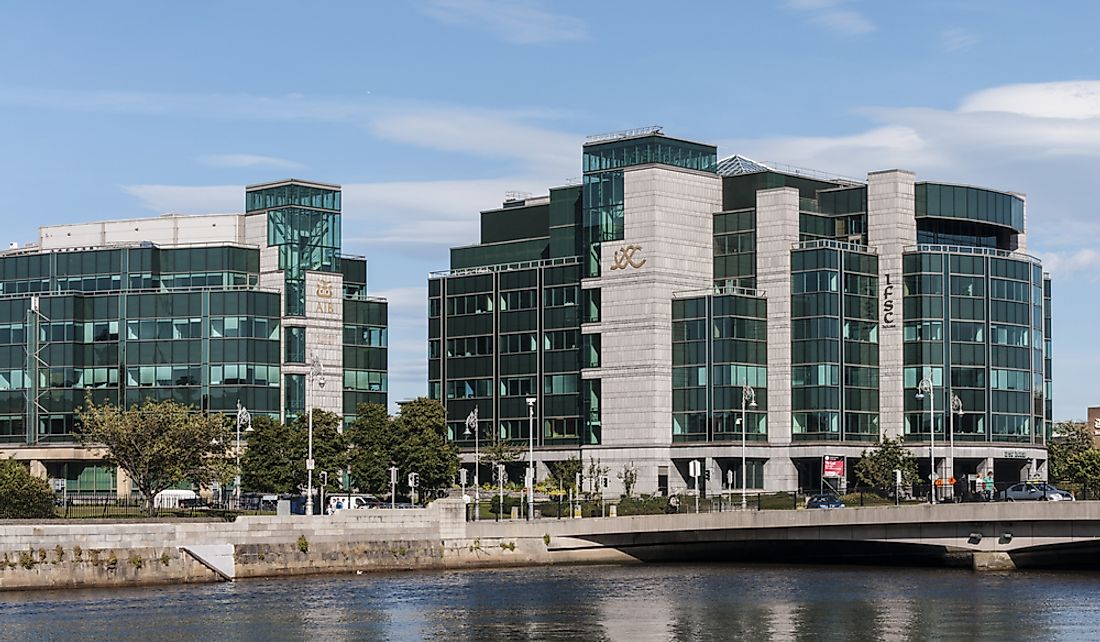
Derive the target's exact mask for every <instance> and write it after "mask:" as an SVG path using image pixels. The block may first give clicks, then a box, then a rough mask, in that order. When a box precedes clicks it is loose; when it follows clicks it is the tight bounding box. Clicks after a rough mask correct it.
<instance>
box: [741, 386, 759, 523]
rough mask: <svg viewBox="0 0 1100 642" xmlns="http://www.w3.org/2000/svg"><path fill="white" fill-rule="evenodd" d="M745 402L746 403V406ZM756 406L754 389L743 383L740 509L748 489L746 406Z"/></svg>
mask: <svg viewBox="0 0 1100 642" xmlns="http://www.w3.org/2000/svg"><path fill="white" fill-rule="evenodd" d="M746 404H748V405H747V406H746ZM755 407H756V390H753V387H752V386H750V385H749V384H747V383H746V384H745V385H744V386H743V387H742V388H741V510H746V509H747V507H748V505H747V501H746V499H745V493H746V492H747V491H748V472H749V471H748V466H747V465H746V464H747V459H746V458H745V450H746V448H747V447H748V439H747V437H746V435H747V434H748V432H749V424H748V421H747V417H748V414H747V408H755Z"/></svg>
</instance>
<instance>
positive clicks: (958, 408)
mask: <svg viewBox="0 0 1100 642" xmlns="http://www.w3.org/2000/svg"><path fill="white" fill-rule="evenodd" d="M955 415H958V416H960V417H962V416H963V402H962V399H959V395H957V394H955V393H953V392H952V393H951V422H950V423H951V427H950V430H951V432H950V434H949V438H950V439H951V442H950V444H951V445H950V446H949V447H948V453H949V456H948V460H949V465H948V468H949V472H948V479H950V480H951V499H955Z"/></svg>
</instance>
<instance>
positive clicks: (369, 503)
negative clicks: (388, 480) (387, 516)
mask: <svg viewBox="0 0 1100 642" xmlns="http://www.w3.org/2000/svg"><path fill="white" fill-rule="evenodd" d="M348 501H349V498H348V496H347V495H331V496H329V498H328V511H327V512H328V513H329V514H330V515H331V514H332V513H335V512H336V511H338V510H347V509H348V508H352V509H360V508H381V507H382V502H381V501H379V499H378V498H377V497H375V496H374V495H362V494H359V495H356V494H352V496H351V498H350V501H351V503H350V505H349V503H348Z"/></svg>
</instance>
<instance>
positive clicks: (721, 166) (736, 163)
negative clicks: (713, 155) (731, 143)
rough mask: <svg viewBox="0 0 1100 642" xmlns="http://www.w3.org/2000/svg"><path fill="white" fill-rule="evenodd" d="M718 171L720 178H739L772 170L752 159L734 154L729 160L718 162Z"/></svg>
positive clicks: (724, 159)
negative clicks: (742, 175)
mask: <svg viewBox="0 0 1100 642" xmlns="http://www.w3.org/2000/svg"><path fill="white" fill-rule="evenodd" d="M717 171H718V175H719V176H739V175H741V174H756V173H758V172H767V171H771V168H770V167H768V166H767V165H763V164H761V163H758V162H756V161H754V160H752V159H751V158H745V157H744V156H738V155H736V154H734V155H733V156H730V157H729V158H723V159H722V160H720V161H718V168H717Z"/></svg>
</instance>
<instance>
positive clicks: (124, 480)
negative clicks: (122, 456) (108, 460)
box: [115, 468, 134, 498]
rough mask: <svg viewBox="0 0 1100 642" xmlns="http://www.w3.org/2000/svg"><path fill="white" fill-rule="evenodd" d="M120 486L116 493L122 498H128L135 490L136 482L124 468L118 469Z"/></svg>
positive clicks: (117, 476)
mask: <svg viewBox="0 0 1100 642" xmlns="http://www.w3.org/2000/svg"><path fill="white" fill-rule="evenodd" d="M115 479H116V480H117V484H118V487H117V488H116V489H115V494H116V495H117V496H118V497H120V498H127V497H129V496H130V493H131V492H133V489H134V482H133V480H131V479H130V475H128V474H127V473H126V471H125V470H123V469H122V468H118V469H116V477H115Z"/></svg>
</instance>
